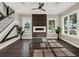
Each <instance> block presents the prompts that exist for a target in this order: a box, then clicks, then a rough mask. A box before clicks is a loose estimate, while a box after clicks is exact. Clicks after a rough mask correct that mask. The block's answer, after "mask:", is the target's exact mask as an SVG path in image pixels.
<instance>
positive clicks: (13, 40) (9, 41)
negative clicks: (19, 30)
mask: <svg viewBox="0 0 79 59" xmlns="http://www.w3.org/2000/svg"><path fill="white" fill-rule="evenodd" d="M17 40H19V38H18V37H16V38H13V39H11V40H8V41H6V42H4V43H1V44H0V49H3V48H5V47H7V46H8V45H10V44H12V43H14V42H16V41H17Z"/></svg>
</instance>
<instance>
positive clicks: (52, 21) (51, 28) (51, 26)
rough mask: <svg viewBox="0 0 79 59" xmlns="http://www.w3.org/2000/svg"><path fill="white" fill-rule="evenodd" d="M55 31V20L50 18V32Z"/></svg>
mask: <svg viewBox="0 0 79 59" xmlns="http://www.w3.org/2000/svg"><path fill="white" fill-rule="evenodd" d="M54 32H55V20H49V33H54Z"/></svg>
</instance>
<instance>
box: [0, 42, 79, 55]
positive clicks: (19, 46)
mask: <svg viewBox="0 0 79 59" xmlns="http://www.w3.org/2000/svg"><path fill="white" fill-rule="evenodd" d="M59 42H60V43H61V44H62V45H63V46H64V47H65V48H67V49H68V50H69V51H71V52H72V53H74V54H75V55H76V56H77V57H78V56H79V49H78V48H76V47H74V46H72V45H70V44H68V43H66V42H64V41H62V40H59ZM29 43H30V40H18V41H16V42H14V43H13V44H11V45H9V46H7V47H5V48H3V49H1V50H0V57H29Z"/></svg>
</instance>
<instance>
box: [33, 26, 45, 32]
mask: <svg viewBox="0 0 79 59" xmlns="http://www.w3.org/2000/svg"><path fill="white" fill-rule="evenodd" d="M36 28H43V29H44V30H35V29H36ZM33 32H46V26H33Z"/></svg>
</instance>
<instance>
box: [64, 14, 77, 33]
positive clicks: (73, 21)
mask: <svg viewBox="0 0 79 59" xmlns="http://www.w3.org/2000/svg"><path fill="white" fill-rule="evenodd" d="M64 33H65V34H69V35H77V15H76V13H74V14H71V15H69V16H66V17H65V18H64Z"/></svg>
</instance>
